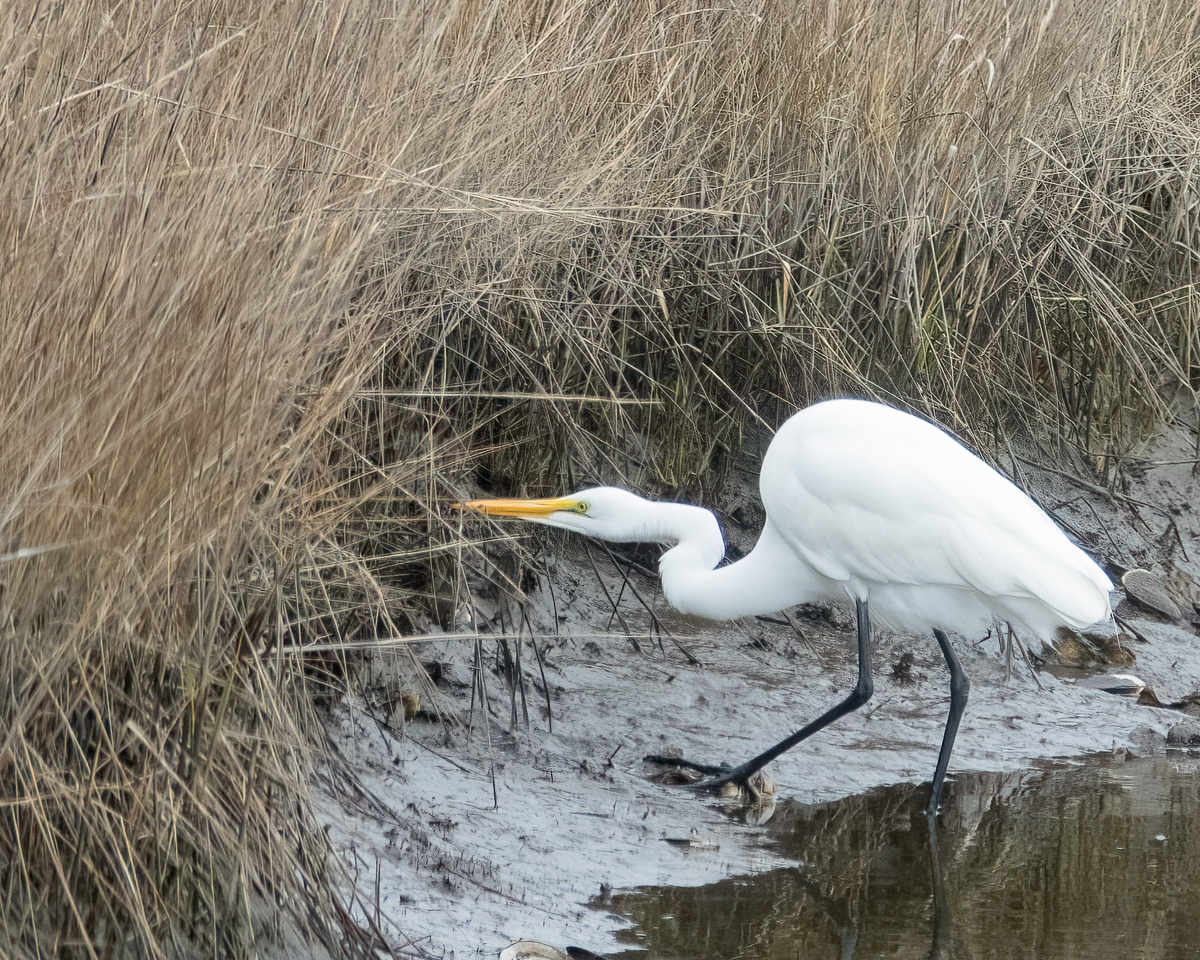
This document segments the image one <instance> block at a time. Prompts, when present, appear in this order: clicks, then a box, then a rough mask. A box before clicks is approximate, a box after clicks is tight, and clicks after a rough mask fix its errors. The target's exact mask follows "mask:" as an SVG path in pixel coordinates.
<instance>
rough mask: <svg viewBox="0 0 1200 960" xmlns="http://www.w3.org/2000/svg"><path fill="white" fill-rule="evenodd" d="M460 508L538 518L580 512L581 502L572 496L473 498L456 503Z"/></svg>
mask: <svg viewBox="0 0 1200 960" xmlns="http://www.w3.org/2000/svg"><path fill="white" fill-rule="evenodd" d="M454 506H456V507H458V509H459V510H478V511H479V512H480V513H486V514H487V515H488V516H490V517H521V518H522V519H524V520H536V519H540V518H543V517H548V516H550V514H552V513H558V512H559V511H561V510H565V511H567V512H568V513H579V506H580V502H579V501H578V500H572V499H571V498H570V497H548V498H546V499H544V500H471V501H469V502H467V503H456V504H454Z"/></svg>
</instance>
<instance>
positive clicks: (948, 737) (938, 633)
mask: <svg viewBox="0 0 1200 960" xmlns="http://www.w3.org/2000/svg"><path fill="white" fill-rule="evenodd" d="M933 635H934V636H935V637H937V642H938V646H939V647H941V648H942V656H943V657H945V658H946V666H947V667H949V668H950V715H949V716H947V717H946V732H945V733H943V734H942V749H941V751H940V752H939V753H938V760H937V768H936V769H935V770H934V771H933V792H932V793H931V794H930V796H929V807H928V808H927V809H926V811H925V812H926V813H929V814H931V815H933V816H936V815H937V812H938V806H939V805H940V804H941V802H942V784H943V783H944V782H945V780H946V768H947V767H948V766H949V765H950V752H951V751H952V750H953V749H954V737H955V736H956V735H957V734H958V723H959V721H960V720H962V715H963V711H964V710H966V709H967V695H968V694H969V693H970V692H971V681H970V680H969V679H967V675H966V674H965V673H964V672H963V668H962V666H961V665H960V664H959V662H958V657H956V656H955V655H954V650H953V648H952V647H951V646H950V639H949V638H948V637H947V636H946V632H945V631H944V630H940V629H938V628H937V627H934V628H933Z"/></svg>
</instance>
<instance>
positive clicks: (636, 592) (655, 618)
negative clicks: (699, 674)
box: [603, 544, 703, 667]
mask: <svg viewBox="0 0 1200 960" xmlns="http://www.w3.org/2000/svg"><path fill="white" fill-rule="evenodd" d="M603 546H604V549H605V552H607V553H608V559H609V560H611V561H612V565H613V566H614V567H616V569H617V571H618V572H619V573H620V574H621V580H622V581H623V582H624V585H625V586H627V587H629V589H630V591H631V592H632V593H633V595H634V597H635V598H636V599H637V602H638V603H640V604H641V605H642V609H643V610H645V611H646V613H648V614H649V615H650V622H651V624H652V625H653V626H654V627H655V629H657V630H658V631H659V637H660V639H659V644H660V646H661V644H662V639H661V635H662V634H664V633H665V634H666V635H667V636H668V637H670V638H671V642H672V643H673V644H675V647H676V649H678V650H679V652H680V653H682V654H683V655H684V656H685V657H686V658H687V661H688V663H690V664H691V665H692V666H693V667H700V666H703V664H702V663H701V662H700V661H699V660H697V659H696V657H695V656H694V655H693V654H692V652H691V651H690V650H688V649H687V648H686V647H685V646H684V645H683V644H682V643H680V642H679V640H678V638H677V637H676V636H675V634H673V633H672V632H671V631H670V629H669V628H668V627H666V626H664V624H663V622H662V621H661V620H659V619H658V615H657V614H656V613H655V612H654V610H652V609H651V607H650V604H648V603H647V602H646V600H645V598H644V597H643V596H642V594H641V592H640V591H639V590H638V588H637V587H636V586H634V584H633V581H632V580H630V579H629V577H628V575H627V574H626V573H625V571H624V570H622V569H621V565H620V564H619V563H617V555H616V554H615V553H613V552H612V549H611V548H610V547H609V546H608V545H607V544H603ZM637 566H638V567H639V568H640V569H642V570H645V567H642V566H641V565H640V564H638V565H637ZM651 576H653V574H651Z"/></svg>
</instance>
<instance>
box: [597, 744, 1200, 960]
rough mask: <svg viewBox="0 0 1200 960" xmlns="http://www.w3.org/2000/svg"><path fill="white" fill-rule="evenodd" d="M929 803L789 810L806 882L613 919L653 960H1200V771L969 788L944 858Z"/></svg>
mask: <svg viewBox="0 0 1200 960" xmlns="http://www.w3.org/2000/svg"><path fill="white" fill-rule="evenodd" d="M928 792H929V788H928V786H924V787H909V786H902V787H892V788H888V789H884V790H879V791H876V792H874V793H872V794H869V795H866V796H861V797H850V798H847V799H845V800H841V801H838V802H836V803H830V804H821V805H807V804H801V803H796V802H794V801H788V802H786V803H782V804H780V805H779V808H778V810H777V811H776V814H775V816H774V818H773V819H772V820H771V822H770V823H768V824H767V825H766V826H765V827H764V828H763V829H764V842H765V843H766V844H768V845H770V846H771V847H772V848H774V849H775V850H777V851H779V852H781V853H783V854H784V855H786V856H787V857H789V858H790V859H793V860H794V861H795V862H796V864H797V865H796V866H795V867H792V868H787V869H779V870H774V871H770V872H768V873H764V874H760V875H756V876H747V877H737V878H732V879H729V880H725V881H722V882H721V883H717V884H713V885H711V886H708V887H701V888H675V887H658V888H643V889H640V890H637V891H634V892H631V893H627V894H624V895H622V896H619V897H615V898H614V903H615V904H616V905H617V909H619V910H621V911H622V912H623V913H625V914H627V915H628V916H630V917H631V918H632V919H633V920H634V921H635V922H636V923H637V925H638V932H639V934H640V935H639V936H637V937H636V938H631V942H636V943H637V944H638V945H639V946H642V947H645V948H646V949H648V950H649V953H650V956H651V957H689V958H690V957H696V958H699V957H713V958H733V957H738V958H742V957H745V958H755V957H763V958H775V957H780V958H783V957H787V958H789V960H791V958H795V957H806V958H807V957H831V958H833V957H841V958H849V957H857V958H865V957H878V956H884V955H886V956H889V957H930V956H935V957H951V956H954V957H957V958H959V960H968V958H988V957H996V958H1001V957H1002V958H1005V960H1008V958H1012V957H1029V958H1039V960H1041V958H1063V960H1067V958H1070V960H1077V958H1081V957H1087V958H1097V960H1103V958H1120V960H1135V958H1148V960H1149V958H1154V960H1159V958H1163V960H1169V958H1176V957H1179V958H1182V957H1196V956H1197V955H1200V760H1198V759H1196V758H1195V757H1189V756H1184V755H1174V756H1168V757H1166V758H1162V757H1160V758H1147V759H1139V760H1128V761H1125V762H1123V763H1122V762H1117V761H1115V760H1113V759H1112V758H1106V759H1104V760H1097V761H1093V762H1090V763H1088V764H1085V765H1083V766H1079V767H1071V768H1061V767H1060V768H1055V769H1044V770H1034V771H1023V772H1021V773H1014V774H1006V775H1000V774H968V775H963V776H960V777H959V778H958V779H957V780H956V781H955V783H954V789H953V791H952V793H951V794H950V797H949V799H948V801H945V802H944V806H943V813H942V817H941V820H940V830H939V833H938V838H939V840H940V843H939V844H938V845H937V846H935V847H933V848H932V849H931V847H930V843H929V839H930V835H929V829H928V825H927V822H926V818H925V815H924V814H923V813H922V812H921V808H922V805H923V803H924V801H925V800H926V798H927V795H928ZM939 854H940V860H941V867H942V882H943V886H942V888H941V889H938V888H937V885H936V884H935V883H934V880H933V877H934V875H935V872H936V868H937V865H938V855H939Z"/></svg>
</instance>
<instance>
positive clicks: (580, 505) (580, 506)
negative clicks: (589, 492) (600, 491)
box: [575, 500, 592, 517]
mask: <svg viewBox="0 0 1200 960" xmlns="http://www.w3.org/2000/svg"><path fill="white" fill-rule="evenodd" d="M591 509H592V505H591V504H590V503H588V502H587V501H586V500H580V501H578V502H577V503H576V504H575V512H576V513H578V514H579V515H580V516H583V517H586V516H587V512H588V511H589V510H591Z"/></svg>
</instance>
